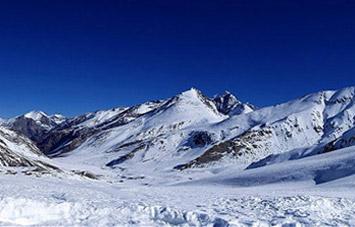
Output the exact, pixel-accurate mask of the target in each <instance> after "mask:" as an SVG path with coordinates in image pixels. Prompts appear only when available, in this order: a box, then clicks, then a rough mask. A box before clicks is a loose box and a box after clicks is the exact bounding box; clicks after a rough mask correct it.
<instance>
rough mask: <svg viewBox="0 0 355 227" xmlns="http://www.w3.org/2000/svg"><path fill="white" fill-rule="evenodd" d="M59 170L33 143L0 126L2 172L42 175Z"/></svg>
mask: <svg viewBox="0 0 355 227" xmlns="http://www.w3.org/2000/svg"><path fill="white" fill-rule="evenodd" d="M17 168H21V169H20V170H19V169H17ZM57 170H58V167H56V166H54V165H53V164H51V160H50V159H48V158H47V157H45V156H44V155H43V154H42V153H41V151H40V150H39V149H38V148H37V147H36V145H35V144H34V143H33V142H32V141H30V140H29V139H28V138H26V137H24V136H22V135H19V134H18V133H16V132H14V131H11V130H9V129H6V128H4V127H1V126H0V172H5V173H8V174H14V173H16V172H17V171H22V172H24V173H26V174H42V173H51V172H53V171H57Z"/></svg>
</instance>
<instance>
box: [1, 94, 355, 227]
mask: <svg viewBox="0 0 355 227" xmlns="http://www.w3.org/2000/svg"><path fill="white" fill-rule="evenodd" d="M354 96H355V87H348V88H344V89H340V90H337V91H320V92H317V93H313V94H309V95H306V96H304V97H300V98H297V99H295V100H292V101H289V102H286V103H282V104H279V105H275V106H269V107H264V108H259V109H256V108H255V107H253V105H251V104H248V103H242V102H241V101H239V100H238V99H237V98H236V97H235V96H234V95H232V94H230V93H229V92H225V93H223V94H222V95H219V96H215V97H213V98H209V97H207V96H205V95H203V93H202V92H201V91H199V90H197V89H194V88H193V89H190V90H187V91H185V92H182V93H180V94H178V95H176V96H174V97H171V98H168V99H164V100H158V101H150V102H146V103H143V104H140V105H136V106H132V107H122V108H113V109H109V110H101V111H96V112H92V113H86V114H83V115H81V116H77V117H73V118H65V117H62V116H60V115H52V116H50V115H47V114H45V113H43V112H40V111H36V112H30V113H28V114H24V115H22V116H19V117H15V118H13V119H10V120H3V121H0V180H1V182H2V185H1V187H0V194H1V196H0V225H22V224H27V225H41V226H42V225H99V226H100V225H117V224H118V225H120V224H121V225H178V226H180V225H181V226H190V225H195V226H208V225H211V226H212V225H213V226H233V225H235V226H250V225H257V226H260V225H262V226H264V225H265V226H269V225H276V226H278V225H280V226H282V225H287V226H289V225H292V226H298V225H300V226H302V225H306V226H308V225H309V226H317V225H320V226H323V225H329V223H331V224H332V225H335V226H337V225H346V226H352V225H354V223H355V222H354V221H355V219H354V217H355V215H354V214H355V212H354V204H355V200H354V199H352V198H353V197H354V193H353V188H354V185H355V168H354V164H353V163H354V160H355V155H354V151H355V127H354V123H355V109H354V108H355V107H354V102H355V100H354ZM43 175H45V176H43ZM31 176H33V177H31ZM152 186H154V187H152ZM250 186H252V187H250ZM295 189H297V190H295ZM294 191H296V192H294ZM314 195H317V196H314ZM339 197H340V198H339ZM34 207H35V208H36V209H34ZM117 214H118V215H117ZM235 214H238V216H236V215H235ZM334 217H336V218H335V219H334ZM299 223H301V224H299Z"/></svg>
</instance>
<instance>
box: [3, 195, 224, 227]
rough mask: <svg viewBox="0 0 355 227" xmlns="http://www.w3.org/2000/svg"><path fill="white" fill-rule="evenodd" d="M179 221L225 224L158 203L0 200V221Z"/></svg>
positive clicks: (7, 223)
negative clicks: (105, 204) (107, 204)
mask: <svg viewBox="0 0 355 227" xmlns="http://www.w3.org/2000/svg"><path fill="white" fill-rule="evenodd" d="M76 224H79V225H95V226H108V225H180V226H206V225H211V226H228V223H227V222H226V221H225V220H223V219H221V218H211V217H210V216H209V215H207V214H203V213H197V212H192V211H191V212H188V211H182V210H177V209H173V208H169V207H161V206H145V205H128V206H119V207H106V208H103V207H95V206H93V205H88V204H81V203H72V202H66V201H36V200H32V199H25V198H11V197H9V198H4V199H1V200H0V225H76Z"/></svg>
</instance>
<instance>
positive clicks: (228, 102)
mask: <svg viewBox="0 0 355 227" xmlns="http://www.w3.org/2000/svg"><path fill="white" fill-rule="evenodd" d="M213 101H214V103H215V104H216V107H217V109H218V111H220V112H221V113H223V114H225V115H239V114H244V113H249V112H252V111H254V110H255V107H254V106H252V105H250V104H247V103H242V102H241V101H239V100H238V99H237V98H236V97H235V96H234V95H232V94H231V93H230V92H228V91H225V92H224V93H223V94H222V95H217V96H215V97H214V98H213Z"/></svg>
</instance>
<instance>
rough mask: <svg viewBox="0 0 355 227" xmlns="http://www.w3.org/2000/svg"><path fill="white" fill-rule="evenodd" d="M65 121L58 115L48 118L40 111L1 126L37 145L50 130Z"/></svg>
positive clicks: (7, 121)
mask: <svg viewBox="0 0 355 227" xmlns="http://www.w3.org/2000/svg"><path fill="white" fill-rule="evenodd" d="M65 121H66V118H65V117H64V116H62V115H59V114H55V115H52V116H48V115H47V114H46V113H44V112H42V111H32V112H29V113H26V114H24V115H21V116H18V117H15V118H12V119H9V120H6V121H3V122H2V125H4V126H6V127H8V128H10V129H12V130H13V131H16V132H18V133H21V134H23V135H25V136H27V137H28V138H29V139H31V140H32V141H34V142H35V143H37V142H38V141H40V140H41V139H42V137H43V136H44V135H46V134H47V133H48V132H49V131H50V130H51V129H53V128H55V127H56V126H58V125H60V124H61V123H63V122H65Z"/></svg>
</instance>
